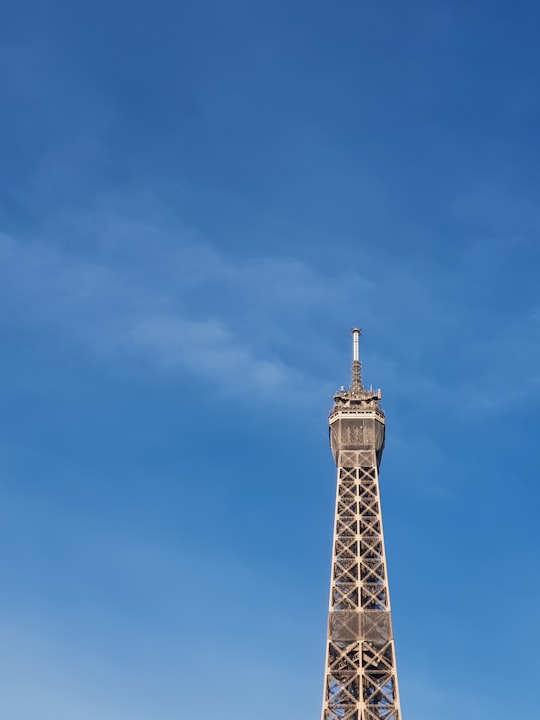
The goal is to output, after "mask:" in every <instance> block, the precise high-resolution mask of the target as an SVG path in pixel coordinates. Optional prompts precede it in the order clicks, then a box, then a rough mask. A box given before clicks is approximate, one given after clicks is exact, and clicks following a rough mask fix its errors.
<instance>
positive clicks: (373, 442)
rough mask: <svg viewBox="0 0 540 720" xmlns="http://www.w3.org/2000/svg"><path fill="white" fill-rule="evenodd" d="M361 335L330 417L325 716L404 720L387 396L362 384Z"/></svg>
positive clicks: (356, 333) (324, 719)
mask: <svg viewBox="0 0 540 720" xmlns="http://www.w3.org/2000/svg"><path fill="white" fill-rule="evenodd" d="M360 334H361V332H360V329H359V328H353V330H352V336H353V362H352V377H351V385H350V387H349V389H348V390H345V389H344V388H343V387H342V389H341V390H340V391H338V392H337V393H335V395H334V405H333V407H332V410H331V412H330V416H329V425H330V446H331V449H332V453H333V456H334V460H335V463H336V466H337V491H336V511H335V525H334V539H333V552H332V575H331V580H330V606H329V612H328V634H327V642H326V664H325V677H324V694H323V707H322V716H321V717H322V720H401V711H400V707H399V694H398V684H397V673H396V658H395V651H394V638H393V634H392V623H391V617H390V598H389V594H388V576H387V572H386V559H385V552H384V537H383V528H382V516H381V504H380V499H379V465H380V463H381V457H382V452H383V448H384V435H385V416H384V412H383V411H382V410H381V408H380V407H379V401H380V399H381V391H380V390H377V391H374V390H372V389H369V390H366V389H364V387H363V385H362V374H361V364H360V357H359V339H360Z"/></svg>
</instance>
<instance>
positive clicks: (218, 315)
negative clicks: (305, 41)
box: [0, 218, 540, 412]
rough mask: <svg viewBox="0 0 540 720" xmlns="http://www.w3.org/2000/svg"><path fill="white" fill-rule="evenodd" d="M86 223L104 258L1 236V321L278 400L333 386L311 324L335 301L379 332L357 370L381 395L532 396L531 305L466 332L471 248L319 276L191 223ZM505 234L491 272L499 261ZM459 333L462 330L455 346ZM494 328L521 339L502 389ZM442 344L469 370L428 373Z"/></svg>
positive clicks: (538, 347) (328, 319)
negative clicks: (455, 254)
mask: <svg viewBox="0 0 540 720" xmlns="http://www.w3.org/2000/svg"><path fill="white" fill-rule="evenodd" d="M95 228H96V230H98V231H99V228H101V233H102V237H101V245H102V246H105V247H106V246H107V245H108V240H113V239H114V242H112V243H111V247H112V248H113V257H111V256H107V253H106V252H105V253H103V254H102V256H101V257H100V258H99V259H96V258H95V257H92V256H89V255H88V254H86V256H85V254H84V253H83V252H81V251H79V253H77V252H73V251H68V250H66V249H63V248H62V247H61V246H60V245H58V244H54V243H53V242H51V241H47V242H44V241H41V242H38V241H30V242H29V241H21V240H17V239H14V238H11V237H7V236H2V237H1V238H0V256H1V258H2V268H3V270H2V271H1V279H2V290H1V293H2V296H3V298H4V302H5V304H6V306H7V307H8V308H9V310H10V315H11V318H12V320H14V321H15V322H17V323H19V325H21V326H30V327H31V326H32V325H35V324H37V325H42V326H46V327H49V328H50V329H51V331H52V332H55V333H60V334H61V335H63V336H64V337H67V338H71V339H76V340H77V341H78V342H81V343H83V344H84V345H86V347H88V348H89V349H91V351H92V352H93V353H94V354H95V355H97V356H101V357H104V358H113V359H115V358H116V359H118V358H128V357H132V358H139V360H142V361H144V362H147V363H149V364H150V365H151V366H154V367H155V368H156V369H158V370H159V371H161V372H173V373H174V372H181V373H188V374H189V375H192V376H194V377H198V378H200V379H201V380H203V381H205V382H206V381H211V382H212V383H214V387H215V388H216V389H219V390H220V391H221V392H225V393H227V394H230V393H234V392H237V391H238V390H239V389H240V388H245V389H247V388H249V389H251V390H254V391H255V392H257V393H262V394H263V395H264V396H265V397H268V398H272V399H273V401H274V402H278V403H279V402H281V401H283V400H285V399H286V397H287V396H288V395H290V393H291V392H292V393H294V394H295V395H296V396H299V395H301V396H304V397H308V396H309V395H310V393H311V392H312V391H313V390H314V389H315V388H317V387H320V386H321V384H322V385H323V386H326V385H327V386H328V389H329V391H331V390H332V387H333V385H332V383H331V382H330V381H328V380H325V379H323V378H324V376H327V375H328V369H329V368H332V367H333V366H334V365H335V366H336V367H337V366H338V363H339V367H342V365H343V362H342V353H339V358H338V353H337V351H336V350H335V349H334V348H333V347H330V346H327V345H326V344H325V343H321V332H320V331H319V333H318V338H316V335H315V334H314V331H315V329H316V328H321V327H322V328H324V327H326V328H330V327H333V326H334V325H336V313H337V312H339V318H340V320H339V322H340V323H341V322H342V321H343V315H344V313H348V314H350V316H351V318H352V320H355V319H356V318H360V319H361V320H362V323H363V324H365V325H367V326H368V327H369V328H371V329H372V335H375V336H376V337H375V340H376V341H377V343H378V345H379V347H380V350H379V351H378V352H377V353H374V355H373V358H374V360H375V363H373V362H372V366H373V367H376V368H377V372H374V370H373V367H372V368H371V369H370V372H369V373H368V377H373V378H374V380H375V383H376V384H381V385H382V384H384V386H385V389H386V392H388V390H389V389H391V391H392V393H393V394H394V395H396V393H397V396H399V395H402V394H403V393H404V392H405V393H408V392H410V387H411V386H414V387H415V388H416V390H418V391H420V392H422V393H423V395H425V397H426V398H427V400H428V401H429V402H431V403H433V404H434V405H436V406H440V405H441V404H443V403H444V404H449V405H450V404H452V403H450V400H451V398H452V397H453V396H454V394H455V392H456V390H457V389H458V388H457V387H456V383H457V382H459V384H460V387H459V391H460V394H461V397H462V398H463V401H462V403H461V407H464V406H469V405H472V404H474V405H475V407H476V408H477V409H479V410H484V411H485V412H493V411H497V410H498V409H499V408H500V407H503V406H505V405H506V404H507V403H508V402H511V401H512V397H515V399H516V400H520V401H521V400H523V398H524V397H528V396H536V395H537V391H538V384H539V379H538V373H537V371H536V366H537V360H538V359H539V358H540V343H539V342H538V340H537V337H538V333H535V332H531V331H530V330H531V326H534V327H536V326H537V324H538V322H537V317H538V310H537V309H535V308H532V309H529V310H527V311H526V313H524V314H523V315H522V316H521V317H518V318H511V319H506V320H505V321H502V323H501V329H500V333H501V338H496V340H495V341H493V340H492V339H490V338H475V342H474V343H473V344H471V343H470V342H468V341H467V336H471V337H472V336H473V335H474V325H475V311H474V307H471V306H470V305H469V304H468V296H467V288H469V287H470V285H471V283H470V279H469V275H470V274H471V273H472V272H473V270H472V269H470V268H469V267H468V265H467V263H470V252H469V251H467V252H465V253H464V255H463V258H462V262H463V264H464V266H463V268H462V273H461V276H460V277H459V278H458V279H457V280H456V277H457V276H456V274H455V268H450V269H449V270H448V271H447V272H446V273H444V272H443V273H441V272H439V273H438V274H437V281H435V280H434V279H432V272H431V270H432V269H431V268H430V267H429V266H425V267H417V268H410V267H405V266H403V265H402V264H400V263H399V262H396V263H395V264H394V265H392V264H389V263H388V262H385V263H384V264H383V263H381V262H380V260H379V259H378V258H377V257H376V255H374V254H372V255H371V256H366V267H369V268H373V267H380V268H381V269H383V270H384V272H381V276H380V278H379V279H378V280H374V279H373V275H372V273H371V272H367V271H366V273H365V277H364V276H363V275H362V274H361V273H360V272H357V271H355V270H354V269H347V268H345V269H340V270H339V271H338V272H337V273H336V272H334V273H332V272H330V273H327V272H322V271H319V270H318V269H317V268H315V267H314V266H311V265H309V264H308V263H306V262H300V261H298V260H296V259H294V258H293V259H291V258H279V257H264V258H260V257H259V258H256V259H253V260H252V259H250V258H241V259H239V258H234V257H232V256H226V255H224V254H223V253H220V252H218V251H217V250H216V248H215V247H213V246H212V245H211V244H210V243H209V242H208V241H206V240H205V239H201V238H197V237H196V235H195V234H194V233H189V234H187V233H183V234H182V233H179V232H178V230H175V229H168V228H166V227H165V228H163V227H159V226H158V227H156V226H153V225H152V224H151V223H148V222H144V223H134V222H129V223H128V222H123V221H121V220H119V219H118V218H111V219H107V218H101V219H99V221H98V222H96V223H95ZM149 240H151V243H150V244H149ZM99 244H100V243H98V245H99ZM503 245H504V244H501V243H499V245H498V250H497V255H498V261H497V263H495V264H494V265H493V267H492V273H493V278H492V282H493V283H496V282H497V278H498V275H499V274H500V273H502V272H504V262H503V256H504V255H505V252H506V251H505V248H504V247H503ZM512 247H513V245H512V243H510V244H509V245H508V248H507V252H508V253H511V252H512ZM473 252H476V253H477V252H478V251H477V250H475V251H473ZM459 262H460V261H459V259H458V261H457V263H458V265H459ZM460 295H462V296H463V297H462V299H461V300H460V301H458V300H457V299H456V298H457V297H459V296H460ZM325 332H326V331H325ZM460 335H461V336H463V337H464V340H463V341H462V342H461V343H457V342H456V340H457V338H458V337H459V336H460ZM505 336H506V337H507V338H511V340H512V345H513V346H516V347H520V348H521V349H522V352H520V353H519V354H514V355H507V356H506V357H505V363H506V368H507V372H508V375H509V376H512V375H514V376H517V377H519V382H517V383H513V388H512V391H511V392H510V393H509V392H501V384H500V379H499V374H500V371H501V353H500V352H496V351H495V349H494V345H496V344H497V343H499V347H504V345H505V343H504V337H505ZM390 339H391V342H392V344H390ZM440 343H441V344H442V346H439V344H440ZM501 343H502V344H501ZM444 345H447V346H448V347H449V348H450V347H451V348H452V350H451V352H453V353H455V357H456V361H457V362H458V363H459V364H460V365H462V366H465V365H467V366H468V367H469V368H470V375H469V376H468V377H463V378H457V377H456V378H452V377H450V378H448V377H445V378H444V379H443V378H440V377H438V374H437V366H438V362H439V360H438V355H439V356H443V355H444V352H445V350H444ZM506 347H508V342H506ZM306 350H307V354H306ZM370 352H371V350H370V349H369V346H368V356H369V353H370ZM426 358H428V359H429V358H432V359H430V363H429V364H430V365H431V366H432V368H433V372H432V374H431V376H425V374H423V375H419V374H418V372H417V371H416V370H415V365H416V364H420V362H419V361H420V359H422V361H423V362H422V363H421V365H422V367H424V366H425V362H424V361H425V359H426ZM424 373H425V370H424ZM375 376H376V377H375ZM341 377H342V376H341ZM405 379H406V381H407V382H404V380H405ZM343 380H346V378H343ZM366 380H367V381H369V379H368V378H366ZM458 411H459V408H458Z"/></svg>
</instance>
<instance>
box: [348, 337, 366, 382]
mask: <svg viewBox="0 0 540 720" xmlns="http://www.w3.org/2000/svg"><path fill="white" fill-rule="evenodd" d="M351 333H352V337H353V360H352V371H351V387H350V392H351V394H352V395H356V394H358V393H359V392H360V391H361V390H362V389H363V386H362V363H361V362H360V335H361V334H362V329H361V328H352V329H351Z"/></svg>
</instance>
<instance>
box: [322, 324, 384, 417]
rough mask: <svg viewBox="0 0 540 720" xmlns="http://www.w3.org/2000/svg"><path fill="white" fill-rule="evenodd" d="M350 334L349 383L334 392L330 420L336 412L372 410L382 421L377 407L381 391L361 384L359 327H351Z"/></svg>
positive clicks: (379, 409) (382, 415)
mask: <svg viewBox="0 0 540 720" xmlns="http://www.w3.org/2000/svg"><path fill="white" fill-rule="evenodd" d="M351 334H352V365H351V384H350V386H349V389H348V390H346V389H345V388H344V387H343V385H342V386H341V388H340V389H339V390H338V391H337V392H336V393H334V406H333V408H332V410H331V412H330V421H332V419H333V418H335V417H336V413H340V412H343V411H345V412H346V413H347V414H350V413H361V414H364V413H366V411H368V412H372V413H374V414H375V415H377V416H378V418H379V419H380V420H381V421H382V422H384V412H383V411H382V410H381V408H380V407H379V400H380V399H381V391H380V389H379V390H373V388H371V387H370V388H369V389H366V388H364V386H363V384H362V363H361V362H360V336H361V335H362V330H361V328H358V327H354V328H352V329H351Z"/></svg>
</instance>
